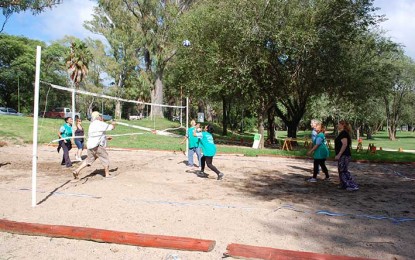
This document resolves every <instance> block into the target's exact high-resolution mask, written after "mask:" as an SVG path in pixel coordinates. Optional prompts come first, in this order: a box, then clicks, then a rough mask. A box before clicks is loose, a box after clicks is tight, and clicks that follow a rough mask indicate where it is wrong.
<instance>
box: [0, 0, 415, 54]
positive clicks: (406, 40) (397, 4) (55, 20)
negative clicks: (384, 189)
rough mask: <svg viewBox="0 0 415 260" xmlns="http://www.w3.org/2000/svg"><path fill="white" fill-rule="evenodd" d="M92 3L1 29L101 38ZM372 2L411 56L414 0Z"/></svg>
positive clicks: (83, 0)
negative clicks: (94, 29)
mask: <svg viewBox="0 0 415 260" xmlns="http://www.w3.org/2000/svg"><path fill="white" fill-rule="evenodd" d="M95 4H96V3H95V1H91V0H64V1H63V3H62V4H60V5H57V7H55V8H53V9H51V10H49V9H48V10H47V11H45V12H43V13H41V14H38V15H32V14H31V13H30V12H24V13H19V14H13V15H12V16H11V18H10V19H9V21H8V22H7V24H6V27H5V30H4V32H5V33H8V34H12V35H23V36H26V37H28V38H31V39H37V40H42V41H44V42H47V43H50V42H51V41H54V40H58V39H62V38H63V37H64V36H65V35H72V36H76V37H78V38H80V39H85V38H87V37H91V38H94V39H95V38H97V39H102V36H98V35H94V34H92V33H91V32H89V31H88V30H86V29H85V28H84V27H83V22H84V21H86V20H91V19H92V13H93V8H94V6H95ZM374 5H375V6H377V7H380V8H381V10H380V11H379V13H380V14H385V15H386V17H387V18H388V20H387V21H386V22H383V23H382V24H381V27H382V28H383V29H384V30H386V32H387V33H386V35H385V36H387V37H390V38H391V39H392V40H393V41H394V42H397V43H401V44H403V45H404V46H405V47H404V49H405V53H406V55H408V56H410V57H412V59H414V60H415V37H414V36H413V35H414V32H415V15H413V14H415V0H393V1H391V0H375V2H374ZM3 21H4V16H0V22H1V23H3Z"/></svg>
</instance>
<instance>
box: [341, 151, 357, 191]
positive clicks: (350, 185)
mask: <svg viewBox="0 0 415 260" xmlns="http://www.w3.org/2000/svg"><path fill="white" fill-rule="evenodd" d="M340 161H341V162H342V172H341V182H342V183H343V186H344V188H346V189H347V190H352V191H353V190H358V189H359V186H358V185H357V183H356V182H355V180H354V178H353V176H352V174H351V173H350V172H349V162H350V156H341V157H340V159H339V162H340Z"/></svg>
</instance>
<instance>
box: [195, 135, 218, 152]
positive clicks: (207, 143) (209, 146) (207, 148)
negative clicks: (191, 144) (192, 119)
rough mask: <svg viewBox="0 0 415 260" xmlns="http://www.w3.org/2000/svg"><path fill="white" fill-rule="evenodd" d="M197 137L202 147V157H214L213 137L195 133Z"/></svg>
mask: <svg viewBox="0 0 415 260" xmlns="http://www.w3.org/2000/svg"><path fill="white" fill-rule="evenodd" d="M197 137H198V138H200V144H201V145H202V150H203V155H204V156H215V154H216V145H215V143H214V142H213V136H212V134H210V133H209V132H202V133H197Z"/></svg>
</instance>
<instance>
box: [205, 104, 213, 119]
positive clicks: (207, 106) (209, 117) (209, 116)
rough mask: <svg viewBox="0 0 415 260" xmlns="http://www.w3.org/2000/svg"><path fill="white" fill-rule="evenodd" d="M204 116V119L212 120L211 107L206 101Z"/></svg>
mask: <svg viewBox="0 0 415 260" xmlns="http://www.w3.org/2000/svg"><path fill="white" fill-rule="evenodd" d="M205 117H206V121H208V122H213V108H212V106H211V105H210V103H207V104H206V114H205Z"/></svg>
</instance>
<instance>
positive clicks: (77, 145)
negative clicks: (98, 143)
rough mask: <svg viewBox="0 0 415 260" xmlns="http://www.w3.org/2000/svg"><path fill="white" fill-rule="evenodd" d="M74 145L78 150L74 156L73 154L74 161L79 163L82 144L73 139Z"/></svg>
mask: <svg viewBox="0 0 415 260" xmlns="http://www.w3.org/2000/svg"><path fill="white" fill-rule="evenodd" d="M75 144H76V147H77V148H78V150H77V151H76V154H75V159H76V160H78V161H80V160H81V158H80V154H81V149H82V144H81V141H80V140H79V139H75Z"/></svg>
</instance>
